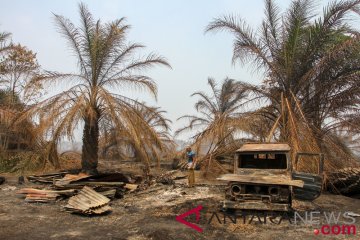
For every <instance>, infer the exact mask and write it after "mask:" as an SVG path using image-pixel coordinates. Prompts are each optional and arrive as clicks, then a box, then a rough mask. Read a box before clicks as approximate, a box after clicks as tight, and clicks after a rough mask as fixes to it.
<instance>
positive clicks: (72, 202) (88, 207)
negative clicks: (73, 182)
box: [65, 186, 111, 214]
mask: <svg viewBox="0 0 360 240" xmlns="http://www.w3.org/2000/svg"><path fill="white" fill-rule="evenodd" d="M109 202H110V199H109V198H107V197H105V196H103V195H101V194H100V193H97V192H96V191H94V190H93V189H92V188H90V187H87V186H85V187H84V188H83V189H82V190H81V191H80V192H79V193H78V194H77V195H76V196H73V197H71V198H70V199H69V202H68V204H67V205H66V206H65V208H66V209H67V210H69V211H71V212H78V213H85V214H101V213H104V212H107V211H110V210H111V208H110V207H109V206H108V205H107V204H108V203H109Z"/></svg>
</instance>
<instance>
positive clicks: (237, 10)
mask: <svg viewBox="0 0 360 240" xmlns="http://www.w3.org/2000/svg"><path fill="white" fill-rule="evenodd" d="M84 2H85V3H86V4H87V5H88V7H89V10H90V11H91V13H92V14H93V15H94V17H95V18H96V19H98V18H100V19H101V20H102V21H108V20H114V19H116V18H121V17H126V18H127V22H128V23H129V24H130V25H131V26H132V29H131V30H130V32H129V38H128V40H129V41H130V42H139V43H142V44H144V45H146V46H147V48H146V50H145V52H144V54H145V53H149V52H156V53H158V54H160V55H162V56H164V57H165V58H166V59H167V60H168V61H169V63H170V64H171V66H172V69H168V68H165V67H157V68H156V69H153V70H151V71H149V75H150V76H152V77H153V78H154V79H155V80H156V82H157V85H158V101H157V102H155V101H154V100H153V99H152V98H151V97H150V96H149V95H148V94H146V93H139V92H131V93H126V94H127V95H129V94H130V96H132V97H133V98H136V99H139V100H144V101H146V102H147V103H149V104H150V105H157V106H160V107H161V108H162V109H163V110H166V111H167V117H168V118H169V119H171V120H172V121H173V125H172V129H173V130H176V129H177V128H179V127H181V126H183V125H184V122H178V121H176V119H177V118H178V117H180V116H182V115H184V114H193V113H195V110H194V108H193V105H194V103H195V101H196V98H194V97H190V95H191V94H192V93H193V92H194V91H199V90H201V91H205V92H208V91H209V88H208V86H207V78H208V77H214V78H215V79H216V80H217V81H218V82H221V81H222V80H223V79H224V78H225V77H230V78H234V79H237V80H243V81H247V82H251V83H259V82H260V79H261V74H253V73H252V69H250V68H248V67H244V66H240V65H239V64H237V65H235V66H233V65H232V64H231V57H232V36H231V35H230V34H227V33H218V34H212V33H210V34H209V33H207V34H204V29H205V27H206V26H207V24H208V23H209V22H210V21H211V20H212V19H213V18H215V17H219V16H221V15H224V14H229V13H231V14H233V13H234V14H238V15H240V16H241V17H242V18H244V19H246V20H247V21H248V23H249V24H251V25H252V26H254V27H255V26H258V25H259V24H260V22H261V20H262V17H263V12H264V10H263V8H264V3H263V0H251V1H245V0H223V1H220V0H213V1H209V0H207V1H206V0H192V1H191V0H174V1H170V0H103V1H99V0H91V1H84ZM289 2H290V1H285V0H279V1H278V3H279V5H280V6H281V7H282V8H283V9H284V8H285V7H287V6H288V4H289ZM321 2H327V1H320V3H321ZM0 6H1V8H0V31H7V32H11V33H12V38H13V41H14V42H16V43H17V42H19V43H21V44H23V45H25V46H27V47H28V48H30V49H31V50H33V51H35V52H36V53H37V57H38V60H39V63H40V64H41V66H42V67H43V68H44V69H46V70H56V71H60V72H74V71H76V67H77V66H76V59H75V58H74V57H73V56H72V55H71V53H70V51H68V47H67V45H66V42H65V40H64V39H63V38H62V37H61V36H60V34H59V33H58V32H57V30H56V28H55V24H54V18H53V15H52V13H56V14H59V15H63V16H65V17H67V18H69V19H70V20H72V21H73V22H74V23H75V24H77V23H78V20H79V15H78V1H74V0H51V1H49V0H2V1H1V5H0ZM319 10H321V7H320V8H319Z"/></svg>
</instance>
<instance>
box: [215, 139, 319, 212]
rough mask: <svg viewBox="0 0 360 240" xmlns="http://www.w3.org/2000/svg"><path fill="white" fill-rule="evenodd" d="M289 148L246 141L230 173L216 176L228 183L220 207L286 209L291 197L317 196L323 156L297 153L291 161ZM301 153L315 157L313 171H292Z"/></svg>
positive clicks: (279, 144) (302, 198) (281, 144)
mask: <svg viewBox="0 0 360 240" xmlns="http://www.w3.org/2000/svg"><path fill="white" fill-rule="evenodd" d="M290 150H291V149H290V146H289V145H288V144H284V143H247V144H244V145H243V146H242V147H241V148H240V149H238V150H237V151H236V154H235V159H234V171H233V173H232V174H225V175H222V176H221V177H220V178H218V179H219V180H222V181H227V182H228V185H227V187H226V189H225V201H223V203H222V207H223V208H224V209H248V210H270V211H289V210H291V202H292V199H299V200H308V201H312V200H314V199H316V198H317V197H319V196H320V194H321V190H322V181H323V176H322V172H323V155H322V154H314V153H298V154H297V155H296V159H295V161H293V162H292V161H291V158H290ZM302 156H306V157H310V158H315V160H317V162H316V164H317V166H318V172H317V173H305V172H298V171H296V170H295V169H296V165H297V162H298V161H299V159H301V157H302Z"/></svg>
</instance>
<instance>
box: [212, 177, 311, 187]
mask: <svg viewBox="0 0 360 240" xmlns="http://www.w3.org/2000/svg"><path fill="white" fill-rule="evenodd" d="M217 180H220V181H231V182H242V183H254V184H268V185H286V186H295V187H301V188H302V187H304V181H302V180H291V179H290V177H289V178H286V177H284V176H279V175H269V176H263V175H261V176H259V175H256V174H252V175H239V174H225V175H222V176H221V177H219V178H217Z"/></svg>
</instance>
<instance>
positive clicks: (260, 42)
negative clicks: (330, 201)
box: [206, 0, 360, 167]
mask: <svg viewBox="0 0 360 240" xmlns="http://www.w3.org/2000/svg"><path fill="white" fill-rule="evenodd" d="M313 12H314V4H313V1H310V0H294V1H292V2H291V4H290V7H289V8H288V9H287V10H286V11H285V12H284V13H280V9H279V7H278V6H277V5H276V4H275V3H274V1H272V0H266V1H265V18H264V20H263V22H262V24H261V26H260V27H259V28H258V29H257V30H254V29H252V28H251V26H249V25H248V24H247V23H246V22H245V21H244V20H243V19H241V18H240V17H236V16H224V17H221V18H217V19H215V20H214V21H213V22H211V23H210V24H209V25H208V27H207V29H206V31H219V30H225V31H229V32H231V33H232V34H233V35H234V37H235V40H234V49H233V62H234V63H235V62H236V61H240V62H242V63H251V64H253V66H255V68H257V69H258V70H261V71H264V75H265V80H264V81H263V84H262V85H261V86H253V85H250V84H249V85H248V89H249V90H252V92H253V93H255V94H256V95H257V96H262V97H263V98H264V99H265V100H264V103H265V104H263V105H262V107H261V108H260V109H258V110H257V111H255V112H254V114H255V115H256V116H257V117H259V116H260V117H261V118H264V121H265V122H266V123H267V124H269V121H270V123H271V125H272V127H271V131H270V133H271V135H272V136H275V137H274V138H275V139H276V140H280V141H287V142H290V143H291V145H292V147H293V148H294V150H295V151H297V150H304V151H311V150H312V151H325V152H329V149H331V150H332V152H333V153H334V152H335V151H336V152H337V154H340V155H341V156H342V161H331V162H327V164H326V166H328V167H329V165H332V167H337V166H339V165H343V163H344V162H346V160H349V161H353V156H351V155H349V154H347V153H348V151H346V149H344V148H343V146H340V145H338V144H336V138H337V137H336V134H335V132H334V131H331V129H332V128H336V125H341V124H342V123H344V122H346V114H348V113H349V112H350V113H351V112H352V113H353V112H354V106H358V104H359V93H360V91H359V84H358V82H359V77H360V74H359V60H360V58H359V54H358V51H359V36H360V35H359V32H357V31H356V30H355V29H353V28H351V25H350V22H349V20H348V16H350V15H351V14H352V13H355V14H358V13H359V12H360V1H359V0H349V1H339V2H336V1H334V2H331V3H329V4H328V6H327V7H325V8H324V11H323V13H322V15H321V16H320V17H315V15H314V14H313ZM334 150H335V151H334ZM337 154H335V155H337ZM329 155H330V153H329ZM340 155H337V157H339V156H340Z"/></svg>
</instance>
